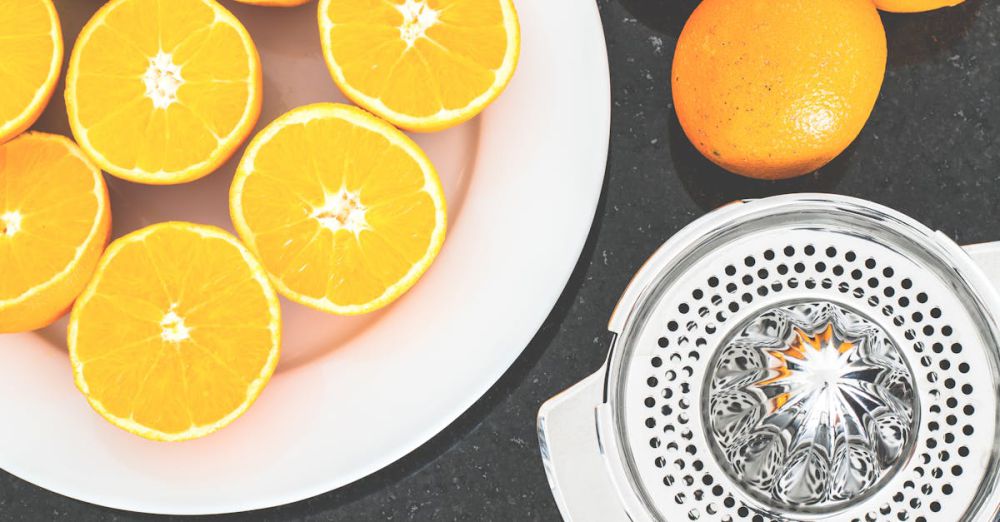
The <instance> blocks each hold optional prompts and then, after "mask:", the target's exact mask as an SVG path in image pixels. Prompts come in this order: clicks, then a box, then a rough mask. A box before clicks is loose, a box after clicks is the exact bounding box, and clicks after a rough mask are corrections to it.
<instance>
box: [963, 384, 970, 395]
mask: <svg viewBox="0 0 1000 522" xmlns="http://www.w3.org/2000/svg"><path fill="white" fill-rule="evenodd" d="M962 393H964V394H966V395H972V385H971V384H963V385H962Z"/></svg>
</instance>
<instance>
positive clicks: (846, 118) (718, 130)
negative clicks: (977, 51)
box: [672, 0, 886, 179]
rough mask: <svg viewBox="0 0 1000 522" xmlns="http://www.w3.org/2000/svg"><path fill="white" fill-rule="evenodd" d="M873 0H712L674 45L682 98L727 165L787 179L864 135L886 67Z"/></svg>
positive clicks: (690, 130) (688, 124) (713, 153)
mask: <svg viewBox="0 0 1000 522" xmlns="http://www.w3.org/2000/svg"><path fill="white" fill-rule="evenodd" d="M885 61H886V40H885V29H884V28H883V27H882V21H881V19H880V18H879V15H878V12H877V11H876V10H875V6H874V5H873V4H872V2H871V0H782V1H780V2H775V1H773V0H704V1H703V2H702V3H701V4H700V5H699V6H698V7H697V8H696V9H695V10H694V12H693V13H692V14H691V17H690V18H689V19H688V21H687V23H686V24H685V26H684V29H683V31H681V35H680V38H679V39H678V41H677V50H676V51H675V53H674V63H673V73H672V78H673V80H672V85H673V96H674V106H675V108H676V111H677V117H678V119H679V120H680V123H681V126H682V127H683V128H684V132H685V133H686V134H687V136H688V138H689V139H690V140H691V142H692V143H693V144H694V145H695V147H697V148H698V150H699V151H701V153H702V154H704V155H705V157H707V158H708V159H710V160H712V161H713V162H715V163H716V164H718V165H719V166H721V167H723V168H725V169H726V170H729V171H731V172H735V173H737V174H742V175H744V176H749V177H754V178H762V179H781V178H789V177H793V176H799V175H802V174H806V173H808V172H811V171H813V170H816V169H817V168H819V167H821V166H823V165H825V164H826V163H827V162H829V161H830V160H831V159H833V158H834V157H835V156H837V155H838V154H840V153H841V152H842V151H843V150H844V149H845V148H847V146H848V145H849V144H850V143H851V141H853V140H854V138H856V137H857V135H858V133H859V132H861V128H862V127H864V125H865V122H866V121H867V120H868V116H869V115H870V114H871V111H872V108H873V107H874V105H875V100H876V98H878V93H879V89H880V88H881V87H882V78H883V77H884V76H885Z"/></svg>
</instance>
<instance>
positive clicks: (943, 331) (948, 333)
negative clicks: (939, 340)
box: [941, 325, 952, 337]
mask: <svg viewBox="0 0 1000 522" xmlns="http://www.w3.org/2000/svg"><path fill="white" fill-rule="evenodd" d="M951 333H952V329H951V327H950V326H948V325H944V326H942V327H941V335H943V336H945V337H950V336H951Z"/></svg>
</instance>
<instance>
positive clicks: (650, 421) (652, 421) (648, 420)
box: [646, 417, 656, 428]
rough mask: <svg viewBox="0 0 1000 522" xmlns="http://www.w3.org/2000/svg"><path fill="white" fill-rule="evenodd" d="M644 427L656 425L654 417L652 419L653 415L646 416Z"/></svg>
mask: <svg viewBox="0 0 1000 522" xmlns="http://www.w3.org/2000/svg"><path fill="white" fill-rule="evenodd" d="M646 427H647V428H655V427H656V419H654V418H653V417H646Z"/></svg>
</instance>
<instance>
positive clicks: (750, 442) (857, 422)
mask: <svg viewBox="0 0 1000 522" xmlns="http://www.w3.org/2000/svg"><path fill="white" fill-rule="evenodd" d="M988 275H989V277H988ZM991 279H992V280H993V281H998V282H1000V243H997V244H986V245H977V246H973V247H966V249H965V251H963V249H962V248H961V247H959V246H958V245H956V244H955V243H954V242H952V241H951V240H950V239H949V238H947V237H946V236H944V235H943V234H941V233H938V232H933V231H931V230H930V229H928V228H926V227H924V226H923V225H921V224H919V223H918V222H916V221H914V220H912V219H911V218H908V217H906V216H904V215H902V214H900V213H898V212H896V211H893V210H891V209H888V208H885V207H882V206H880V205H876V204H874V203H870V202H867V201H864V200H859V199H854V198H849V197H844V196H836V195H826V194H797V195H786V196H775V197H770V198H765V199H760V200H753V201H743V202H736V203H733V204H730V205H727V206H725V207H722V208H720V209H717V210H715V211H713V212H711V213H709V214H707V215H705V216H704V217H702V218H700V219H698V220H696V221H695V222H693V223H692V224H690V225H688V226H687V227H685V228H684V229H683V230H681V231H680V232H678V233H677V234H676V235H674V237H672V238H671V239H670V240H669V241H667V242H666V243H665V244H664V245H663V246H662V247H661V248H660V249H659V250H658V251H657V252H656V253H655V254H654V255H653V256H652V257H651V258H650V259H649V260H648V261H647V262H646V263H645V265H644V266H643V267H642V268H641V269H640V270H639V272H638V273H637V274H636V276H635V277H634V278H633V280H632V282H631V283H630V284H629V286H628V288H627V289H626V291H625V293H624V294H623V296H622V298H621V299H620V300H619V303H618V305H617V307H616V309H615V311H614V313H613V314H612V317H611V320H610V324H609V329H610V330H611V331H612V333H613V334H615V339H614V341H613V343H612V348H611V352H610V353H609V356H608V361H607V363H606V365H605V368H604V369H602V370H601V371H600V372H597V373H595V374H594V375H592V376H590V377H588V378H587V379H585V380H584V381H582V382H581V383H579V384H578V385H576V386H574V387H573V388H571V389H570V390H567V391H566V392H563V393H562V394H560V395H558V396H556V397H554V398H553V399H551V400H550V401H548V402H547V403H546V404H545V405H543V407H542V410H541V412H540V413H539V437H540V442H541V449H542V456H543V461H544V463H545V466H546V471H547V474H548V476H549V481H550V484H551V486H552V489H553V493H554V495H555V498H556V501H557V504H558V505H559V507H560V510H561V511H562V513H563V515H564V516H565V517H566V518H567V519H568V520H576V521H583V520H602V521H613V520H636V521H639V520H670V521H681V520H713V521H714V520H721V521H752V522H758V521H764V520H803V521H813V520H847V521H855V520H856V521H874V520H916V521H925V522H926V521H934V522H938V521H949V520H955V521H959V520H962V521H965V520H968V521H980V520H982V521H986V520H995V519H996V517H997V515H998V513H1000V489H998V480H1000V470H998V468H1000V464H998V459H1000V456H998V448H1000V443H998V440H1000V432H998V429H997V428H998V424H1000V422H998V419H1000V407H998V397H1000V377H998V376H1000V352H998V346H1000V328H998V322H997V317H996V314H997V313H998V312H1000V298H998V294H997V291H996V289H995V287H994V286H993V284H992V283H991Z"/></svg>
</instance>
